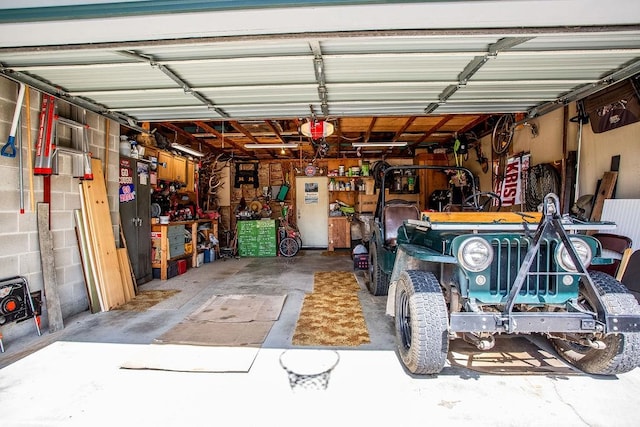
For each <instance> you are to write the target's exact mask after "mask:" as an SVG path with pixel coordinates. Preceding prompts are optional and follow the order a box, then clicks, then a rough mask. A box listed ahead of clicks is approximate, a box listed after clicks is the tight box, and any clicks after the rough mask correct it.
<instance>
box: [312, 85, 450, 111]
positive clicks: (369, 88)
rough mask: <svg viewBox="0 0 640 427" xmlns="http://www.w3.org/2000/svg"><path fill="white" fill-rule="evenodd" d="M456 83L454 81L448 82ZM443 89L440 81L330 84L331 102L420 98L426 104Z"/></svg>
mask: <svg viewBox="0 0 640 427" xmlns="http://www.w3.org/2000/svg"><path fill="white" fill-rule="evenodd" d="M454 83H455V82H453V81H452V82H449V83H447V84H454ZM445 86H446V84H445ZM442 89H443V84H442V83H440V82H438V83H429V82H386V83H366V84H364V83H338V84H329V85H328V92H329V101H330V102H335V101H355V100H363V101H375V100H387V101H390V100H394V101H407V100H419V101H421V102H422V103H423V104H424V106H426V105H427V104H428V103H429V102H434V101H437V100H438V95H439V94H440V92H442ZM316 96H317V95H316Z"/></svg>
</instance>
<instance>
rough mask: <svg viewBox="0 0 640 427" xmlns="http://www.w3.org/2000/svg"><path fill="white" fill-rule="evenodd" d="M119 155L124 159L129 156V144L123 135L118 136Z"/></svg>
mask: <svg viewBox="0 0 640 427" xmlns="http://www.w3.org/2000/svg"><path fill="white" fill-rule="evenodd" d="M120 155H121V156H126V157H129V156H131V144H130V143H129V139H128V138H127V137H126V136H124V135H122V136H120Z"/></svg>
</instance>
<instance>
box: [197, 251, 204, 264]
mask: <svg viewBox="0 0 640 427" xmlns="http://www.w3.org/2000/svg"><path fill="white" fill-rule="evenodd" d="M202 264H204V252H200V253H199V254H198V257H197V259H196V267H200V266H201V265H202Z"/></svg>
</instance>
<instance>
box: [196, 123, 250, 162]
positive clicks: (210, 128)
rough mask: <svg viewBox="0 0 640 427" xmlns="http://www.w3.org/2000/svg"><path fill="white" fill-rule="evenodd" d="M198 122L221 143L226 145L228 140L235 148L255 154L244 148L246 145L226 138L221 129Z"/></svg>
mask: <svg viewBox="0 0 640 427" xmlns="http://www.w3.org/2000/svg"><path fill="white" fill-rule="evenodd" d="M194 123H195V124H196V126H198V127H200V128H202V129H203V130H205V131H206V132H209V133H212V134H214V135H215V136H216V137H217V138H218V139H219V140H220V141H221V143H222V144H223V145H224V142H225V141H226V142H228V143H229V145H231V146H232V147H233V149H234V150H238V151H240V152H241V153H242V154H244V155H247V156H253V154H252V153H250V152H248V151H247V150H245V149H244V147H242V146H240V144H237V143H235V142H234V141H231V140H228V139H227V140H225V138H224V134H222V133H220V132H219V131H217V130H216V129H215V128H214V127H213V126H210V125H208V124H207V123H205V122H200V121H198V122H194ZM222 150H224V147H223V148H222Z"/></svg>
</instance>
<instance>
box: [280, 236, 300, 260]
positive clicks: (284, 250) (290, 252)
mask: <svg viewBox="0 0 640 427" xmlns="http://www.w3.org/2000/svg"><path fill="white" fill-rule="evenodd" d="M278 249H279V250H280V255H282V256H284V257H292V256H294V255H295V254H297V253H298V251H299V250H300V245H298V242H297V241H296V239H293V238H291V237H285V238H284V239H282V240H280V245H278Z"/></svg>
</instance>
